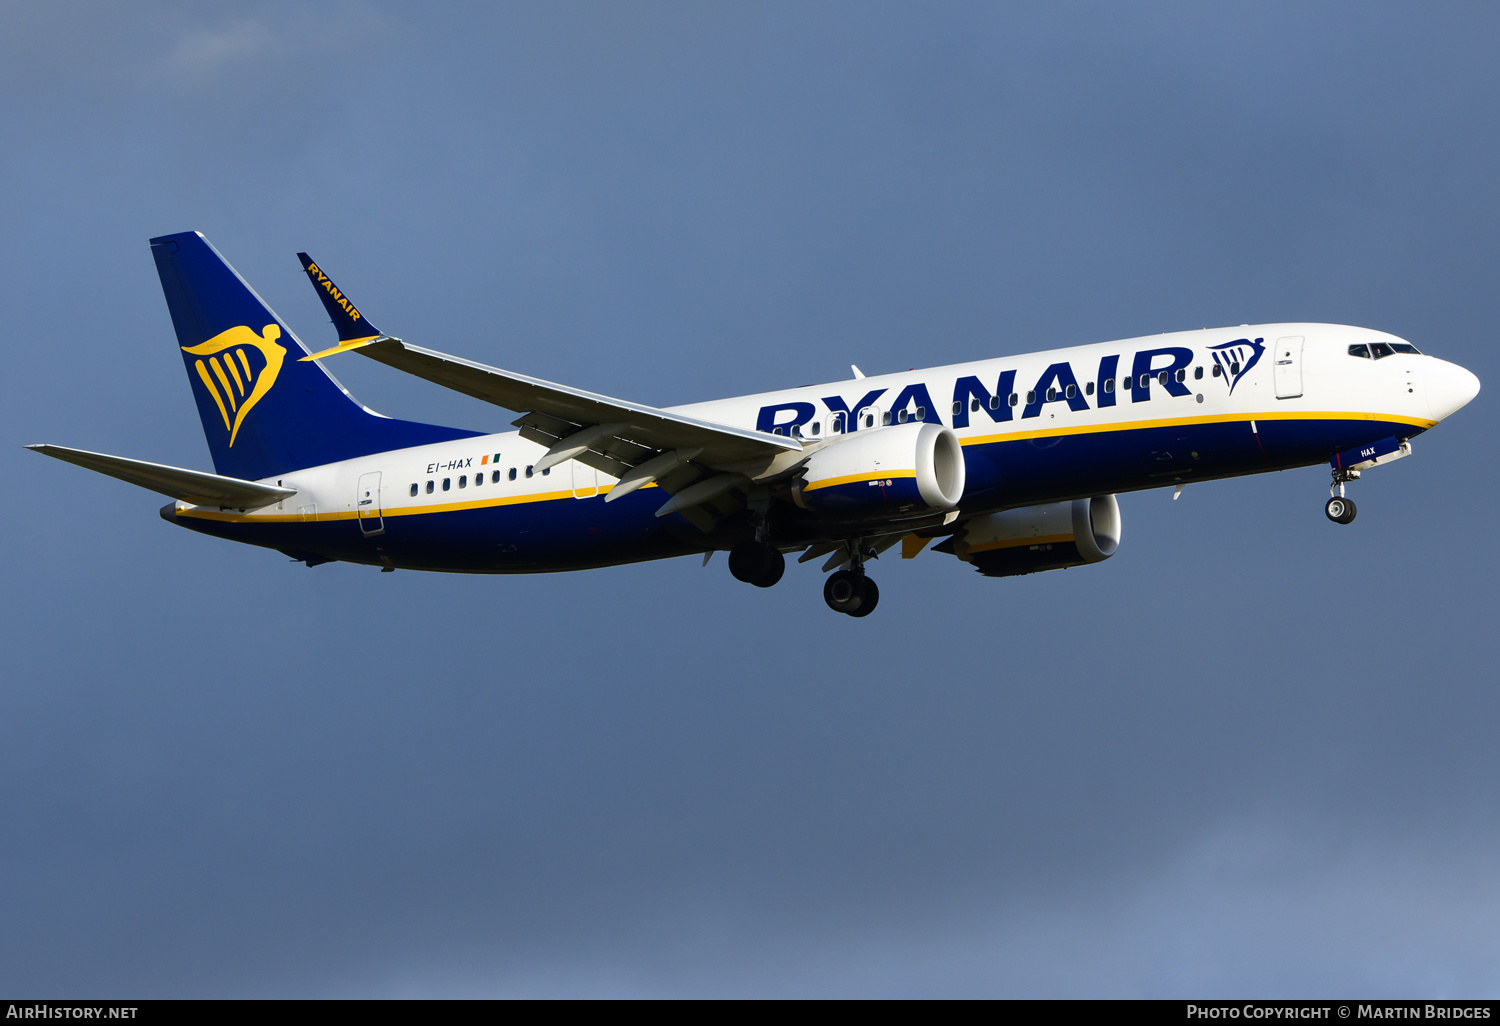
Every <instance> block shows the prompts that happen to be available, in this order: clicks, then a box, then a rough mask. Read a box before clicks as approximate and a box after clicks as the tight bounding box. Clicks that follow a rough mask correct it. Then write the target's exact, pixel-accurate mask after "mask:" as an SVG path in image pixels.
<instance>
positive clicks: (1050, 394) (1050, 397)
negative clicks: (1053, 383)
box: [1047, 388, 1057, 403]
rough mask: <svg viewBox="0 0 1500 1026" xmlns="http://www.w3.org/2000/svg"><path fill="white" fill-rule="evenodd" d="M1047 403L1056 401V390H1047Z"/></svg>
mask: <svg viewBox="0 0 1500 1026" xmlns="http://www.w3.org/2000/svg"><path fill="white" fill-rule="evenodd" d="M1047 401H1048V402H1049V403H1052V402H1056V401H1057V389H1055V388H1049V389H1047Z"/></svg>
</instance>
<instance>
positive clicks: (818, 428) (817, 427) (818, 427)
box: [812, 423, 823, 438]
mask: <svg viewBox="0 0 1500 1026" xmlns="http://www.w3.org/2000/svg"><path fill="white" fill-rule="evenodd" d="M822 430H823V425H822V424H818V423H814V424H813V426H812V433H813V437H814V438H816V437H817V436H818V433H819V432H820V431H822Z"/></svg>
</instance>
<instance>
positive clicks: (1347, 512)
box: [1323, 495, 1356, 524]
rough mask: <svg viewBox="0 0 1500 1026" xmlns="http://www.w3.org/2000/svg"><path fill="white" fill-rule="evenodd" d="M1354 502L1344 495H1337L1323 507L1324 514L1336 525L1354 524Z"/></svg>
mask: <svg viewBox="0 0 1500 1026" xmlns="http://www.w3.org/2000/svg"><path fill="white" fill-rule="evenodd" d="M1355 512H1356V511H1355V508H1354V500H1353V499H1346V498H1344V497H1343V496H1342V495H1335V496H1334V497H1333V498H1331V499H1329V500H1328V502H1327V504H1325V505H1324V506H1323V513H1324V515H1325V516H1327V517H1328V519H1329V520H1332V521H1333V522H1334V523H1335V524H1351V523H1353V522H1354V514H1355Z"/></svg>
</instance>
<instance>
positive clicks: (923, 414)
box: [917, 406, 927, 420]
mask: <svg viewBox="0 0 1500 1026" xmlns="http://www.w3.org/2000/svg"><path fill="white" fill-rule="evenodd" d="M917 419H918V420H926V419H927V407H925V406H918V407H917Z"/></svg>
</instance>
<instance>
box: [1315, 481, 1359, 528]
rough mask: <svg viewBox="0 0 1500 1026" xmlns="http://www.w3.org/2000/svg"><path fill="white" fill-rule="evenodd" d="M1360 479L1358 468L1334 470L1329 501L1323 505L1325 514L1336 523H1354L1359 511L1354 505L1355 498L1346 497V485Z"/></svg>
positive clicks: (1329, 489) (1329, 487)
mask: <svg viewBox="0 0 1500 1026" xmlns="http://www.w3.org/2000/svg"><path fill="white" fill-rule="evenodd" d="M1358 480H1359V471H1357V470H1335V471H1334V472H1333V484H1331V485H1329V486H1328V495H1329V499H1328V501H1327V502H1326V503H1325V504H1324V505H1323V515H1324V516H1326V517H1327V518H1328V519H1329V520H1332V521H1333V522H1334V523H1335V524H1352V523H1354V514H1355V513H1356V512H1358V511H1357V510H1356V509H1355V506H1354V500H1353V499H1347V498H1345V497H1344V485H1345V484H1347V483H1348V482H1350V481H1358Z"/></svg>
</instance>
